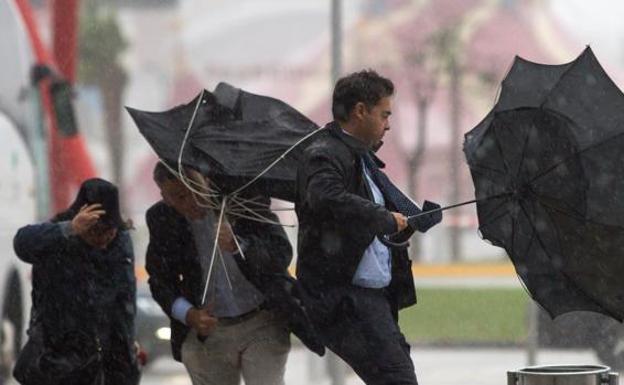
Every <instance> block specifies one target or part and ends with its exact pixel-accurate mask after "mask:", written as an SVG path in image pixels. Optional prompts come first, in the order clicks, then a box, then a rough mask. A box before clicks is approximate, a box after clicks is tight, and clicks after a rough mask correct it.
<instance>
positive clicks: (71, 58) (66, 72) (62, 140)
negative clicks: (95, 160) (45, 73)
mask: <svg viewBox="0 0 624 385" xmlns="http://www.w3.org/2000/svg"><path fill="white" fill-rule="evenodd" d="M0 1H1V0H0ZM14 1H15V4H16V5H17V8H18V9H19V12H20V14H21V16H22V20H23V21H24V25H25V27H26V31H27V33H28V36H29V38H30V43H31V45H32V50H33V54H34V56H35V57H36V61H37V64H40V65H44V66H47V67H49V68H52V69H55V70H58V71H60V72H61V74H62V75H63V76H64V77H66V78H67V79H68V80H69V81H72V82H73V81H74V80H75V76H76V74H75V72H76V46H77V38H76V36H77V25H78V1H79V0H55V1H52V7H53V27H54V33H53V36H54V42H55V43H54V57H55V58H56V59H60V60H59V61H58V62H57V63H58V66H57V65H56V63H55V60H53V58H51V57H50V54H49V52H48V50H47V49H46V47H45V45H44V44H43V41H42V39H41V36H40V35H39V31H38V29H37V24H36V21H35V18H34V13H33V10H32V8H31V7H30V4H29V3H28V0H14ZM39 90H40V93H41V103H42V107H43V110H44V119H45V125H46V127H48V134H49V138H50V141H49V154H48V160H49V172H50V192H51V197H50V198H51V202H52V210H53V211H54V212H59V211H61V210H63V209H65V208H66V207H67V206H68V205H69V202H70V199H71V196H70V194H71V193H72V192H73V190H76V189H77V186H78V185H79V184H80V183H81V182H82V181H83V180H85V179H87V178H90V177H93V176H95V169H94V167H93V164H92V162H91V158H90V156H89V153H88V151H87V148H86V145H85V142H84V140H83V138H82V136H81V135H79V134H78V135H74V136H72V137H62V136H60V135H59V130H58V127H57V125H56V122H57V121H56V115H55V111H54V108H53V102H52V99H51V97H50V81H49V79H44V80H42V81H41V82H40V84H39Z"/></svg>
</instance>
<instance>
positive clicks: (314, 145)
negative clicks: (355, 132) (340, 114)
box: [304, 128, 349, 157]
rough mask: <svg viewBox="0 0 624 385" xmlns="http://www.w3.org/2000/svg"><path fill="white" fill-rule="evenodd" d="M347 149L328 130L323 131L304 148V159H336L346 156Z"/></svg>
mask: <svg viewBox="0 0 624 385" xmlns="http://www.w3.org/2000/svg"><path fill="white" fill-rule="evenodd" d="M348 152H349V149H348V147H347V146H346V145H345V144H344V143H343V142H342V141H341V140H340V139H339V138H337V137H336V136H335V135H333V134H332V132H331V131H330V129H327V128H325V129H323V132H319V133H318V134H317V135H316V136H315V138H314V140H313V141H311V142H310V144H309V145H308V146H307V147H306V149H305V151H304V154H305V156H306V157H314V156H328V157H336V156H339V155H340V154H348Z"/></svg>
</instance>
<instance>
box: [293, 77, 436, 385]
mask: <svg viewBox="0 0 624 385" xmlns="http://www.w3.org/2000/svg"><path fill="white" fill-rule="evenodd" d="M393 93H394V86H393V84H392V82H391V81H390V80H388V79H385V78H383V77H381V76H379V75H378V74H377V73H376V72H374V71H362V72H358V73H354V74H351V75H349V76H347V77H345V78H342V79H340V80H339V81H338V82H337V84H336V87H335V89H334V94H333V105H332V112H333V115H334V119H335V121H334V122H332V123H330V124H329V125H328V126H327V127H326V128H325V130H324V131H323V132H321V133H319V134H317V136H316V137H315V139H314V141H313V142H312V143H311V144H310V145H309V146H308V147H307V148H306V150H305V151H304V154H303V158H302V161H301V164H300V166H299V169H298V173H297V189H298V191H297V202H296V211H297V216H298V218H299V247H298V263H297V276H298V278H299V281H300V283H301V284H302V286H303V287H304V289H305V292H306V294H307V298H306V299H305V304H306V307H307V308H308V311H309V314H310V317H311V318H312V320H313V321H314V323H315V326H316V327H317V329H318V330H319V332H320V334H321V336H322V338H323V342H324V343H325V344H326V346H327V347H328V348H329V349H331V350H332V351H334V352H335V353H336V354H337V355H338V356H340V357H341V358H342V359H344V360H345V361H346V362H347V363H348V364H349V365H350V366H351V367H352V368H353V369H354V370H355V372H356V373H357V374H358V375H359V376H360V377H361V378H362V379H363V380H364V382H366V383H367V384H416V383H417V381H416V375H415V373H414V366H413V364H412V361H411V358H410V354H409V352H410V348H409V345H408V344H407V342H406V341H405V338H404V336H403V334H402V333H401V331H400V329H399V325H398V311H399V309H402V308H404V307H407V306H410V305H413V304H415V303H416V293H415V290H414V281H413V277H412V272H411V261H410V260H409V258H408V255H407V251H406V249H405V248H403V249H390V248H389V247H388V246H386V244H384V243H382V242H381V240H382V239H384V238H383V237H384V236H387V235H393V236H395V237H396V236H399V237H400V238H403V239H407V238H408V237H409V236H410V235H411V234H412V233H413V231H414V230H415V229H412V228H411V227H408V223H407V218H406V216H405V215H403V214H401V213H399V212H398V211H404V208H406V207H407V209H408V210H407V211H411V212H409V213H406V214H413V213H415V212H418V211H419V209H418V208H417V207H416V206H415V205H414V204H413V203H412V202H411V201H410V200H409V199H408V198H406V197H405V196H404V195H402V193H400V191H398V189H396V187H394V185H392V184H391V182H390V181H389V179H388V178H387V176H385V174H383V172H382V171H381V170H380V168H383V163H382V162H381V161H380V160H379V159H378V158H376V157H375V155H374V153H373V150H375V149H377V148H378V147H379V146H380V145H381V140H382V138H383V136H384V134H385V133H386V132H387V131H388V130H389V129H390V126H389V117H390V115H391V113H392V100H391V97H392V95H393ZM437 207H439V206H437ZM440 219H441V216H439V217H437V218H434V217H432V216H431V214H428V215H426V216H424V217H422V218H421V219H420V220H418V221H416V222H417V223H415V224H414V226H415V227H416V230H419V231H423V232H424V231H426V230H427V229H428V228H429V227H431V226H433V225H434V224H436V223H437V222H438V221H439V220H440Z"/></svg>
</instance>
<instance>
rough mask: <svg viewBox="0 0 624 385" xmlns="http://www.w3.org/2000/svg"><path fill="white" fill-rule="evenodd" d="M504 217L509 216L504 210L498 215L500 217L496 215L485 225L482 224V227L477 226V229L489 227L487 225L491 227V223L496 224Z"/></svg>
mask: <svg viewBox="0 0 624 385" xmlns="http://www.w3.org/2000/svg"><path fill="white" fill-rule="evenodd" d="M506 215H509V211H507V210H505V212H504V213H502V214H500V215H498V216H496V217H494V218H492V219H490V220H489V221H488V222H487V223H484V224H482V225H481V226H479V227H486V226H489V225H491V224H492V223H495V222H497V221H498V220H499V219H501V218H503V217H504V216H506Z"/></svg>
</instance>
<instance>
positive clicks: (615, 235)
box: [464, 48, 624, 321]
mask: <svg viewBox="0 0 624 385" xmlns="http://www.w3.org/2000/svg"><path fill="white" fill-rule="evenodd" d="M622 148H624V97H623V95H622V93H621V91H620V90H619V89H618V88H617V87H616V86H615V84H614V83H613V81H611V79H610V78H609V77H608V75H607V74H606V72H605V71H604V70H603V69H602V67H601V66H600V64H599V63H598V61H597V59H596V58H595V56H594V55H593V53H592V51H591V49H589V48H587V49H586V50H585V51H584V52H583V53H582V54H581V55H580V56H579V57H578V58H577V59H576V60H575V61H573V62H571V63H568V64H564V65H555V66H552V65H542V64H536V63H531V62H529V61H526V60H524V59H521V58H516V60H515V61H514V63H513V66H512V68H511V70H510V72H509V73H508V74H507V76H506V78H505V79H504V81H503V83H502V88H501V93H500V97H499V100H498V102H497V103H496V105H495V106H494V108H493V109H492V111H491V112H490V113H489V114H488V115H487V116H486V118H485V119H484V120H483V121H482V122H481V123H479V124H478V125H477V126H476V127H475V128H474V129H473V130H472V131H470V132H469V133H468V134H466V137H465V143H464V152H465V155H466V159H467V161H468V164H469V166H470V171H471V174H472V178H473V181H474V184H475V195H476V198H477V213H478V217H479V224H480V225H479V226H480V231H481V233H482V236H483V237H484V238H485V239H487V240H489V241H491V242H492V243H493V244H494V245H496V246H500V247H503V248H504V249H505V250H506V251H507V254H508V255H509V257H510V258H511V260H512V261H513V263H514V265H515V268H516V271H517V273H518V275H519V277H520V278H521V280H522V281H523V283H524V284H525V285H526V288H527V289H528V291H529V293H530V295H531V296H532V297H533V298H534V299H535V300H536V301H537V302H538V303H539V304H541V305H542V307H544V308H545V310H546V311H548V312H549V313H550V315H551V316H552V317H556V316H558V315H560V314H563V313H566V312H570V311H575V310H586V311H594V312H599V313H603V314H607V315H609V316H611V317H613V318H616V319H618V320H620V321H621V320H622V319H623V318H624V285H622V283H621V282H622V277H624V151H622Z"/></svg>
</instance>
